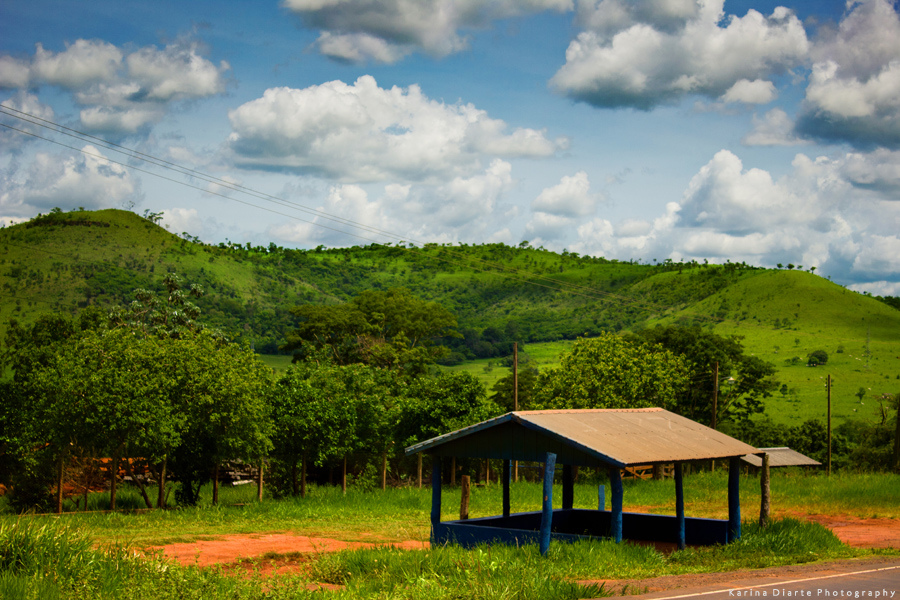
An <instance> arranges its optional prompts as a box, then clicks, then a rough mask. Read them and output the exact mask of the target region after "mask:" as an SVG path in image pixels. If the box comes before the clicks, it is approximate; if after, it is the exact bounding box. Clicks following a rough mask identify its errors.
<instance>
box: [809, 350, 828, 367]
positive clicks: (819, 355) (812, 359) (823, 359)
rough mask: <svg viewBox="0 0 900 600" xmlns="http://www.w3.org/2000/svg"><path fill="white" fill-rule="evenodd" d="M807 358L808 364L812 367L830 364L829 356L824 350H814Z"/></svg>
mask: <svg viewBox="0 0 900 600" xmlns="http://www.w3.org/2000/svg"><path fill="white" fill-rule="evenodd" d="M806 358H807V359H808V360H807V361H806V364H807V365H809V366H810V367H817V366H819V365H824V364H825V363H827V362H828V354H827V353H826V352H825V351H824V350H813V351H812V352H810V353H809V354H808V355H807V356H806Z"/></svg>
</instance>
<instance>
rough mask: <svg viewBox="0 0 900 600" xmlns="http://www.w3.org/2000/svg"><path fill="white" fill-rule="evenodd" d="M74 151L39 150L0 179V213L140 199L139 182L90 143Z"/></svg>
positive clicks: (25, 213)
mask: <svg viewBox="0 0 900 600" xmlns="http://www.w3.org/2000/svg"><path fill="white" fill-rule="evenodd" d="M81 150H82V152H80V153H75V154H60V155H54V154H47V153H43V152H39V153H37V154H35V156H34V157H33V160H32V161H31V163H30V164H29V165H28V167H27V168H25V169H24V172H22V173H12V174H10V175H7V176H5V177H4V179H3V181H0V190H3V191H2V192H0V214H3V215H16V216H31V215H33V214H35V213H37V212H41V211H47V210H49V209H51V208H54V207H59V208H61V209H64V210H66V209H73V208H78V207H83V208H86V209H89V210H93V209H100V208H114V207H117V206H120V205H121V204H122V203H123V202H124V201H128V200H131V201H134V200H138V199H139V198H140V186H139V182H138V181H137V180H135V179H134V178H133V177H132V176H131V174H130V173H129V172H128V171H127V170H126V169H125V168H124V167H122V166H120V165H117V164H114V163H111V162H109V161H108V160H107V159H106V157H105V156H104V155H103V154H102V153H101V152H100V151H99V150H98V149H97V148H96V147H94V146H91V145H86V146H84V147H83V148H82V149H81Z"/></svg>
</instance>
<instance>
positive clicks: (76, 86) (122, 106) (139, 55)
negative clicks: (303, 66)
mask: <svg viewBox="0 0 900 600" xmlns="http://www.w3.org/2000/svg"><path fill="white" fill-rule="evenodd" d="M229 69H230V67H229V65H228V63H225V62H222V63H220V64H219V65H215V64H213V63H212V62H211V61H210V60H208V59H207V58H205V57H203V56H202V55H201V49H200V46H199V44H197V43H196V42H194V41H191V40H187V39H183V40H179V41H176V42H173V43H172V44H169V45H167V46H166V47H164V48H157V47H154V46H147V47H144V48H139V49H137V50H134V51H133V52H130V53H129V52H126V51H125V50H123V49H121V48H118V47H116V46H114V45H113V44H110V43H108V42H104V41H102V40H83V39H81V40H76V41H75V42H74V43H72V44H68V45H67V46H66V49H65V50H63V51H60V52H52V51H50V50H46V49H45V48H44V47H43V45H42V44H37V45H36V48H35V54H34V56H33V57H32V58H31V59H30V60H25V59H19V58H14V57H11V56H0V87H7V88H19V89H25V88H37V87H39V86H56V87H58V88H61V89H63V90H66V91H67V92H69V93H71V94H72V98H73V100H74V101H75V102H76V103H77V104H78V105H80V106H81V110H80V117H81V125H82V126H83V127H84V128H86V129H89V130H91V131H99V132H105V133H112V134H122V135H128V134H134V133H137V132H139V131H141V130H142V129H144V128H145V127H147V126H149V125H152V124H153V123H156V122H158V121H159V120H160V119H162V118H163V117H164V116H165V114H166V112H167V110H168V109H169V107H170V105H171V104H172V103H177V102H184V101H187V100H191V99H196V98H205V97H209V96H212V95H216V94H220V93H222V92H224V91H225V73H226V72H227V71H228V70H229Z"/></svg>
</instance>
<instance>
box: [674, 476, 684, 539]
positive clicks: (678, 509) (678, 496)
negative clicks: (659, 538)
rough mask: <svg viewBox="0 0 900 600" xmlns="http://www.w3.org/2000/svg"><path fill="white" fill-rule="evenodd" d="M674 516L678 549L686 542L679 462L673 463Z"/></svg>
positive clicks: (682, 484) (682, 487)
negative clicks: (676, 526) (676, 522)
mask: <svg viewBox="0 0 900 600" xmlns="http://www.w3.org/2000/svg"><path fill="white" fill-rule="evenodd" d="M675 518H676V519H677V521H678V549H679V550H684V547H685V546H686V545H687V544H686V540H685V532H684V482H683V481H682V468H681V463H680V462H677V463H675Z"/></svg>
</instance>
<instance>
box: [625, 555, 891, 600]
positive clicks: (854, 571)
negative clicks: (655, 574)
mask: <svg viewBox="0 0 900 600" xmlns="http://www.w3.org/2000/svg"><path fill="white" fill-rule="evenodd" d="M666 579H667V578H659V579H657V580H653V583H652V584H650V585H647V586H646V587H649V588H650V589H653V590H654V591H651V592H649V593H646V594H641V595H637V596H634V595H629V596H621V597H623V598H630V599H632V600H637V599H641V600H644V599H646V600H687V599H689V598H700V599H702V600H722V599H725V598H767V599H768V598H778V599H779V600H780V599H782V598H788V599H794V598H812V599H816V600H830V599H832V598H837V599H839V600H844V599H847V598H853V599H860V598H873V599H877V600H885V599H887V600H900V558H897V557H891V558H887V557H882V558H881V559H878V560H866V561H856V560H854V561H838V562H833V563H823V564H818V565H806V566H798V567H794V568H789V569H762V570H760V571H741V572H736V573H722V574H720V575H718V576H712V577H710V578H709V579H710V581H702V582H691V581H690V580H688V581H685V580H678V579H677V578H672V579H671V580H670V581H668V582H667V581H665V580H666ZM716 579H719V580H718V581H715V580H716ZM648 583H649V582H648ZM679 583H682V584H684V583H687V585H686V586H684V587H682V586H679ZM692 583H693V585H692ZM634 587H636V588H638V589H641V587H643V586H642V585H641V582H635V584H634ZM632 589H634V588H632Z"/></svg>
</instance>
